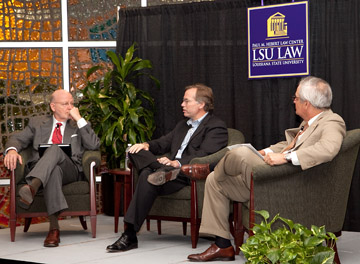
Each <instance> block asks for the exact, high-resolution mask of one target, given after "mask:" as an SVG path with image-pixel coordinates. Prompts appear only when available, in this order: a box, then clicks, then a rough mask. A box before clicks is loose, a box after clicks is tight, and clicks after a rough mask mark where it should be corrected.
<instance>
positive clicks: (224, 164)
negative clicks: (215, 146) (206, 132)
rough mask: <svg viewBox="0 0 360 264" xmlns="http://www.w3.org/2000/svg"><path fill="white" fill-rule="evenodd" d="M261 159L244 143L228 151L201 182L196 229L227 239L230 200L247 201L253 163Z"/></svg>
mask: <svg viewBox="0 0 360 264" xmlns="http://www.w3.org/2000/svg"><path fill="white" fill-rule="evenodd" d="M259 164H265V162H264V161H263V160H262V159H261V158H260V157H258V156H257V155H256V154H255V153H253V152H252V151H251V150H250V149H249V148H247V147H238V148H235V149H232V150H230V151H228V152H227V153H226V154H225V156H224V157H223V158H222V159H221V160H220V162H219V163H218V165H217V166H216V167H215V170H214V171H213V172H212V173H210V174H209V175H208V177H207V179H206V182H205V195H204V205H203V211H202V219H201V226H200V233H201V234H206V235H215V236H219V237H222V238H226V239H230V226H229V214H230V201H237V202H247V201H248V200H249V197H250V181H251V172H252V168H253V166H256V165H259Z"/></svg>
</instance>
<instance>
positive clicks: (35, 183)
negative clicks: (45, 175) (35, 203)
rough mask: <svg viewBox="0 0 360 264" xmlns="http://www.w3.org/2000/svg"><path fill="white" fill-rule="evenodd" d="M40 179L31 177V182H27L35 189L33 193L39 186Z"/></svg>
mask: <svg viewBox="0 0 360 264" xmlns="http://www.w3.org/2000/svg"><path fill="white" fill-rule="evenodd" d="M41 184H42V183H41V181H40V179H39V178H36V177H34V178H32V179H31V183H30V184H29V185H30V186H31V187H33V189H34V190H35V193H37V191H38V190H39V188H40V186H41Z"/></svg>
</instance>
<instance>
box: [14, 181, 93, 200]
mask: <svg viewBox="0 0 360 264" xmlns="http://www.w3.org/2000/svg"><path fill="white" fill-rule="evenodd" d="M22 186H23V185H19V186H18V187H17V190H20V188H21V187H22ZM62 189H63V193H64V195H65V196H67V195H82V194H89V193H90V186H89V183H88V182H87V181H77V182H72V183H69V184H67V185H64V186H63V188H62ZM17 196H19V194H18V193H17ZM36 196H43V192H42V190H40V191H39V192H38V193H37V194H36Z"/></svg>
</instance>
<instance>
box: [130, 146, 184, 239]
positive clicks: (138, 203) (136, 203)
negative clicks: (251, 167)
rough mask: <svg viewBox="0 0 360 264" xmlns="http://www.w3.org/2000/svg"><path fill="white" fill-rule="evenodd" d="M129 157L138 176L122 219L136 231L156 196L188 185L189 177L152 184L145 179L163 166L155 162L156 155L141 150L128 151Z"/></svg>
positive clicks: (179, 177)
mask: <svg viewBox="0 0 360 264" xmlns="http://www.w3.org/2000/svg"><path fill="white" fill-rule="evenodd" d="M129 158H130V161H131V162H132V164H133V165H134V167H135V168H136V169H137V171H138V174H139V178H138V181H137V184H136V188H135V193H134V195H133V198H132V200H131V202H130V205H129V208H128V209H127V212H126V215H125V217H124V221H125V222H126V223H130V224H133V225H134V229H135V231H136V232H138V231H139V230H140V228H141V226H142V224H143V223H144V221H145V219H146V217H147V215H148V213H149V212H150V209H151V207H152V205H153V204H154V201H155V199H156V197H158V196H159V195H167V194H171V193H174V192H177V191H179V190H180V189H182V188H184V187H185V186H187V185H189V179H188V178H187V177H185V176H183V175H179V176H178V177H177V179H176V180H173V181H170V182H167V183H165V184H164V185H160V186H155V185H152V184H150V183H148V181H147V178H148V176H149V175H150V174H151V173H152V172H154V171H155V170H156V169H159V168H161V167H162V166H163V165H162V164H160V163H158V162H157V159H156V156H155V155H154V154H152V153H151V152H150V151H145V150H141V151H140V152H138V153H135V154H130V153H129Z"/></svg>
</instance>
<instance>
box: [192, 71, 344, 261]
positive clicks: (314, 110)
mask: <svg viewBox="0 0 360 264" xmlns="http://www.w3.org/2000/svg"><path fill="white" fill-rule="evenodd" d="M293 101H294V104H295V108H296V114H297V115H299V116H300V117H301V118H302V119H303V122H302V123H301V124H300V126H299V127H298V128H292V129H288V130H286V131H285V136H286V141H282V142H279V143H277V144H275V145H272V146H270V147H269V148H266V149H263V150H260V151H259V153H260V154H261V156H262V157H263V159H262V158H261V157H259V155H256V153H254V152H253V151H252V150H250V149H249V148H247V147H236V148H233V149H232V150H230V151H228V152H227V153H226V155H225V156H224V157H223V158H222V159H221V160H220V162H219V163H218V165H217V166H216V167H215V169H214V172H212V173H210V174H209V176H208V177H207V179H206V184H205V197H204V206H203V212H202V221H201V227H200V233H202V234H207V235H208V234H210V235H214V236H215V243H214V244H212V245H211V246H210V247H209V248H208V249H207V250H206V251H204V252H203V253H201V254H192V255H190V256H188V258H189V259H190V260H191V261H210V260H215V259H217V260H234V259H235V252H234V248H233V246H232V245H231V242H230V227H229V223H228V218H229V207H230V201H238V202H247V201H248V200H249V196H250V180H251V171H252V168H253V167H254V166H256V165H258V164H264V162H265V163H267V164H269V165H271V166H275V165H280V164H284V163H287V162H291V163H292V164H293V165H295V166H301V168H302V169H303V170H306V169H308V168H311V167H313V166H316V165H319V164H321V163H324V162H328V161H331V160H332V159H333V158H334V157H335V156H336V155H337V153H338V152H339V150H340V147H341V144H342V141H343V138H344V136H345V133H346V127H345V122H344V120H343V119H342V118H341V117H340V116H339V115H337V114H335V113H333V112H332V111H331V110H330V105H331V101H332V91H331V87H330V85H329V84H328V83H327V82H326V81H324V80H322V79H320V78H316V77H312V76H309V77H306V78H304V79H302V80H301V81H300V83H299V86H298V88H297V90H296V93H295V95H294V96H293ZM190 166H191V165H190ZM196 166H199V165H198V164H197V165H196ZM197 169H199V167H197ZM190 171H196V169H195V170H191V169H190ZM198 171H200V170H198ZM204 171H206V170H204Z"/></svg>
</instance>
